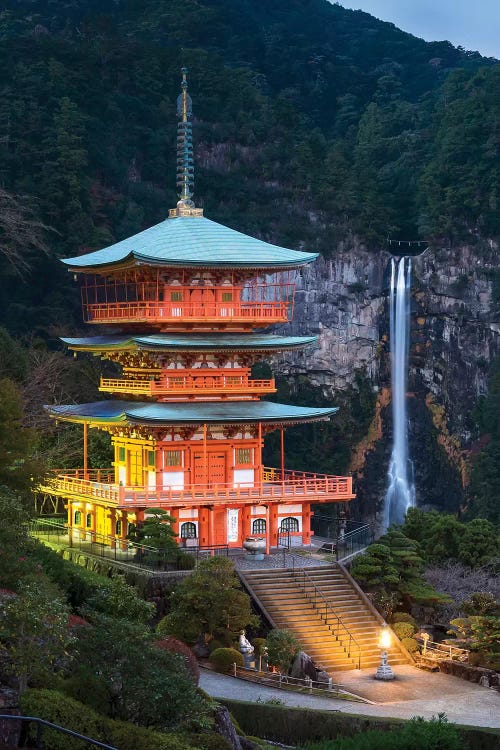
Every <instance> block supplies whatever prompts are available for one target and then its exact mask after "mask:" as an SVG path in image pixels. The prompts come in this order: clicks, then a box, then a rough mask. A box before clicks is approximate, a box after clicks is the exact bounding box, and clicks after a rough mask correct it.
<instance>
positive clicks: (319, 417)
mask: <svg viewBox="0 0 500 750" xmlns="http://www.w3.org/2000/svg"><path fill="white" fill-rule="evenodd" d="M45 408H46V409H47V411H48V412H49V414H50V415H51V416H52V417H54V418H55V419H61V420H63V421H67V422H80V423H81V422H90V423H93V424H95V425H96V426H98V425H107V424H127V423H128V424H137V425H139V424H143V425H158V426H161V425H189V424H191V425H194V424H200V425H201V424H213V425H217V424H240V423H257V422H267V423H272V424H282V423H286V424H300V423H305V422H317V421H325V420H328V419H330V417H332V416H333V415H334V414H335V413H336V412H337V411H338V407H329V408H325V407H315V408H309V407H304V406H292V405H289V404H278V403H275V402H274V401H253V402H230V403H228V402H210V403H189V402H187V403H145V402H134V401H98V402H93V403H89V404H70V405H61V406H46V407H45Z"/></svg>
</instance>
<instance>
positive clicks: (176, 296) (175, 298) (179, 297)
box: [170, 292, 182, 302]
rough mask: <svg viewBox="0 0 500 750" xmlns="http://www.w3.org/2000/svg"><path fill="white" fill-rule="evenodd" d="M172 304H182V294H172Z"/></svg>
mask: <svg viewBox="0 0 500 750" xmlns="http://www.w3.org/2000/svg"><path fill="white" fill-rule="evenodd" d="M170 302H182V292H170Z"/></svg>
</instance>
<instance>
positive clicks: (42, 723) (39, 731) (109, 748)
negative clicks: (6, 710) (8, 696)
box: [0, 714, 118, 750]
mask: <svg viewBox="0 0 500 750" xmlns="http://www.w3.org/2000/svg"><path fill="white" fill-rule="evenodd" d="M0 719H1V720H5V721H21V722H27V723H28V726H29V724H30V723H31V722H34V723H35V724H36V725H37V726H36V750H42V735H43V730H44V728H45V727H48V728H49V729H53V730H55V731H56V732H61V733H62V734H69V735H70V737H76V738H77V739H79V740H83V741H84V742H86V743H87V744H88V745H93V746H94V747H101V748H103V749H104V750H118V748H117V747H114V746H113V745H107V744H106V743H105V742H100V741H99V740H93V739H92V738H91V737H86V736H85V735H84V734H79V732H73V730H72V729H66V727H62V726H61V725H60V724H53V723H52V722H51V721H46V720H45V719H40V718H39V717H38V716H19V715H15V714H0ZM18 747H22V746H18Z"/></svg>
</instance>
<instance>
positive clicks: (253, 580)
mask: <svg viewBox="0 0 500 750" xmlns="http://www.w3.org/2000/svg"><path fill="white" fill-rule="evenodd" d="M239 575H240V577H241V579H242V581H243V583H244V585H245V587H246V589H247V590H248V592H249V593H250V594H251V596H252V597H253V598H254V599H255V601H256V603H257V604H258V605H259V606H260V608H261V609H262V612H263V613H264V615H265V616H266V617H267V618H268V619H269V620H270V622H271V624H272V625H273V627H275V628H286V629H288V630H291V631H292V632H293V633H294V634H295V635H296V637H297V638H298V640H299V641H300V643H301V645H302V649H303V650H304V651H305V652H306V653H307V654H308V655H309V656H310V657H311V658H312V659H313V660H314V661H315V663H316V664H317V665H318V666H321V667H323V668H324V669H325V670H326V671H327V672H329V673H330V674H332V675H333V674H334V673H335V672H336V671H341V670H351V669H359V668H360V669H375V668H376V667H377V666H378V664H379V663H380V648H379V646H378V641H379V637H380V630H381V628H382V626H383V625H384V622H383V619H382V617H381V616H380V615H379V614H378V613H377V612H376V610H374V609H373V607H372V606H371V605H370V603H369V602H368V600H367V599H366V596H365V595H364V594H363V592H362V591H361V590H360V589H359V587H358V586H357V584H356V582H355V581H354V580H353V579H352V577H351V576H350V575H349V573H347V571H346V570H345V569H344V568H342V567H341V566H340V565H328V566H326V565H325V566H318V567H307V568H297V567H295V568H281V569H274V570H242V571H239ZM389 662H390V664H391V665H398V664H410V663H412V658H411V656H410V655H409V654H408V653H407V652H406V650H405V649H404V648H403V647H402V645H401V642H400V641H399V639H398V638H397V637H396V636H395V634H392V645H391V648H390V649H389Z"/></svg>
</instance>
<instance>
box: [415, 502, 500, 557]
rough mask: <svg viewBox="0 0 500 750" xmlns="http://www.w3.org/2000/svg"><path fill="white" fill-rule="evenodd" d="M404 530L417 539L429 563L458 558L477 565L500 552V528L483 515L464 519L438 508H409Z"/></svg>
mask: <svg viewBox="0 0 500 750" xmlns="http://www.w3.org/2000/svg"><path fill="white" fill-rule="evenodd" d="M402 531H403V533H404V534H405V535H406V536H408V537H410V538H411V539H414V540H416V541H418V543H419V545H420V549H421V550H422V552H423V553H424V554H423V557H424V559H425V562H426V563H441V562H444V561H446V560H457V561H458V562H461V563H462V564H464V565H467V566H469V567H472V568H475V567H479V566H481V565H484V564H485V563H487V562H489V561H490V560H491V559H494V558H495V557H498V555H499V554H500V535H499V533H498V530H497V529H496V528H495V526H494V524H493V523H491V522H490V521H487V520H486V519H484V518H475V519H473V520H472V521H468V522H463V521H458V520H457V519H456V518H455V517H454V516H451V515H448V514H444V513H439V512H438V511H435V510H431V511H423V510H420V509H419V508H410V509H409V510H408V513H407V517H406V521H405V524H404V526H403V527H402Z"/></svg>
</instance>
